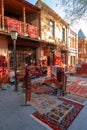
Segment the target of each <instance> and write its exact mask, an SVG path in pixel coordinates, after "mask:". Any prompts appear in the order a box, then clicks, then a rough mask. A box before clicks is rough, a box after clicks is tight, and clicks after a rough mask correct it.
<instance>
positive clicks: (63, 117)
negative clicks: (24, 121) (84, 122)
mask: <svg viewBox="0 0 87 130" xmlns="http://www.w3.org/2000/svg"><path fill="white" fill-rule="evenodd" d="M58 102H60V103H59V104H58V105H56V106H55V107H54V108H53V109H51V110H50V111H49V112H44V113H42V114H41V113H40V112H39V111H36V112H35V113H33V115H32V116H33V118H34V119H36V120H37V119H38V120H39V121H40V122H43V123H44V124H45V125H47V126H48V127H50V128H52V129H53V130H67V128H68V127H69V126H70V124H71V123H72V121H73V120H74V119H75V118H76V116H77V115H78V113H79V112H80V111H81V109H82V107H83V105H82V104H80V103H77V102H74V101H71V100H68V99H66V98H60V99H58Z"/></svg>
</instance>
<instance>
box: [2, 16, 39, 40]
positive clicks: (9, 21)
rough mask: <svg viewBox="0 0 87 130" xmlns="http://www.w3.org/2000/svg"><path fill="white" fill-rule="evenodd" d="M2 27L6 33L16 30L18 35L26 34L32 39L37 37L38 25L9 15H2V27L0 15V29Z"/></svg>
mask: <svg viewBox="0 0 87 130" xmlns="http://www.w3.org/2000/svg"><path fill="white" fill-rule="evenodd" d="M2 28H4V29H3V31H6V32H7V33H10V31H11V30H16V31H17V32H18V35H19V36H27V37H30V38H32V39H33V38H34V39H38V37H39V34H38V31H39V30H38V27H36V26H33V25H30V24H28V23H24V22H22V21H19V20H16V19H13V18H10V17H4V27H2V16H1V15H0V29H1V30H2Z"/></svg>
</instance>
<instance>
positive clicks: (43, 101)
mask: <svg viewBox="0 0 87 130" xmlns="http://www.w3.org/2000/svg"><path fill="white" fill-rule="evenodd" d="M60 103H61V102H60V101H59V102H58V99H53V98H52V97H50V96H49V95H45V94H34V93H33V94H32V97H31V105H32V106H33V107H34V108H35V109H36V110H37V111H38V112H39V113H41V114H43V113H47V112H49V111H50V110H52V109H53V108H55V107H56V106H57V105H58V104H60Z"/></svg>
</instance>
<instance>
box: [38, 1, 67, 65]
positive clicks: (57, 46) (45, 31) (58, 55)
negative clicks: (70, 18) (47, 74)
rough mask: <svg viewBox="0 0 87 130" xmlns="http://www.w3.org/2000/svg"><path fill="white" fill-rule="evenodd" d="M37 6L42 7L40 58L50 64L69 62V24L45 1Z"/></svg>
mask: <svg viewBox="0 0 87 130" xmlns="http://www.w3.org/2000/svg"><path fill="white" fill-rule="evenodd" d="M36 6H37V7H39V8H40V9H41V15H40V26H41V30H40V31H41V32H40V34H41V47H40V48H39V49H38V54H39V57H38V60H45V61H47V62H46V63H47V64H48V65H59V66H62V65H63V64H67V28H68V26H69V24H68V23H67V22H66V21H65V20H64V19H62V18H61V17H60V16H59V15H58V14H57V13H56V12H55V11H54V10H52V9H51V8H50V7H49V6H48V5H46V4H45V3H44V2H43V1H41V0H38V1H37V2H36Z"/></svg>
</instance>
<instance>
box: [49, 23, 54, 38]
mask: <svg viewBox="0 0 87 130" xmlns="http://www.w3.org/2000/svg"><path fill="white" fill-rule="evenodd" d="M50 36H51V37H54V22H53V21H52V20H50Z"/></svg>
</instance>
